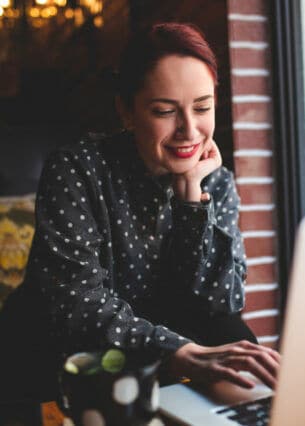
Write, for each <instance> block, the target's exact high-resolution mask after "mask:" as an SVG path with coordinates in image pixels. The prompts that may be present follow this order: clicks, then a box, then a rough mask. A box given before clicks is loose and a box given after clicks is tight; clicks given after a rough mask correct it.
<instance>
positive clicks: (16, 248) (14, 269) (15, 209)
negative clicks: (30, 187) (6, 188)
mask: <svg viewBox="0 0 305 426" xmlns="http://www.w3.org/2000/svg"><path fill="white" fill-rule="evenodd" d="M34 208H35V195H34V194H30V195H26V196H20V197H5V198H4V197H0V309H1V307H2V305H3V302H4V300H5V299H6V297H7V296H8V295H9V293H10V292H11V291H12V290H13V289H14V288H16V287H18V285H19V284H21V283H22V281H23V278H24V274H25V269H26V265H27V261H28V256H29V251H30V248H31V244H32V239H33V235H34V226H35V220H34Z"/></svg>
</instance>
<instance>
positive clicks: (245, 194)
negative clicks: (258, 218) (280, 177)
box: [237, 184, 274, 204]
mask: <svg viewBox="0 0 305 426" xmlns="http://www.w3.org/2000/svg"><path fill="white" fill-rule="evenodd" d="M237 189H238V193H239V195H240V197H241V203H242V204H272V203H273V202H274V197H273V185H272V184H265V185H237Z"/></svg>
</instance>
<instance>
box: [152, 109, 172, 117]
mask: <svg viewBox="0 0 305 426" xmlns="http://www.w3.org/2000/svg"><path fill="white" fill-rule="evenodd" d="M174 112H175V110H174V109H154V110H153V113H154V114H155V115H157V116H159V117H164V116H166V115H170V114H173V113H174Z"/></svg>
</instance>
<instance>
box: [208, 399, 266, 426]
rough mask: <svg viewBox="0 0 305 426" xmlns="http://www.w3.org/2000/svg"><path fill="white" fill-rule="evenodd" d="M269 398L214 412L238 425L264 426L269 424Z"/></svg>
mask: <svg viewBox="0 0 305 426" xmlns="http://www.w3.org/2000/svg"><path fill="white" fill-rule="evenodd" d="M270 407H271V396H268V397H267V398H262V399H257V400H255V401H249V402H245V403H243V404H238V405H233V406H230V407H228V408H224V409H221V410H218V411H216V413H217V414H221V415H224V416H225V417H227V418H228V419H230V420H233V421H235V422H236V423H237V424H239V425H244V426H265V425H268V424H269V416H270Z"/></svg>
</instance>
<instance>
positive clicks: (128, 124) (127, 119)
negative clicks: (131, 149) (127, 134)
mask: <svg viewBox="0 0 305 426" xmlns="http://www.w3.org/2000/svg"><path fill="white" fill-rule="evenodd" d="M115 106H116V109H117V112H118V114H119V116H120V117H121V120H122V122H123V125H124V128H125V129H127V130H131V129H132V128H133V127H134V126H133V113H132V110H131V109H130V108H128V107H127V106H126V105H125V103H124V102H123V100H122V98H121V97H120V96H116V97H115Z"/></svg>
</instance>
